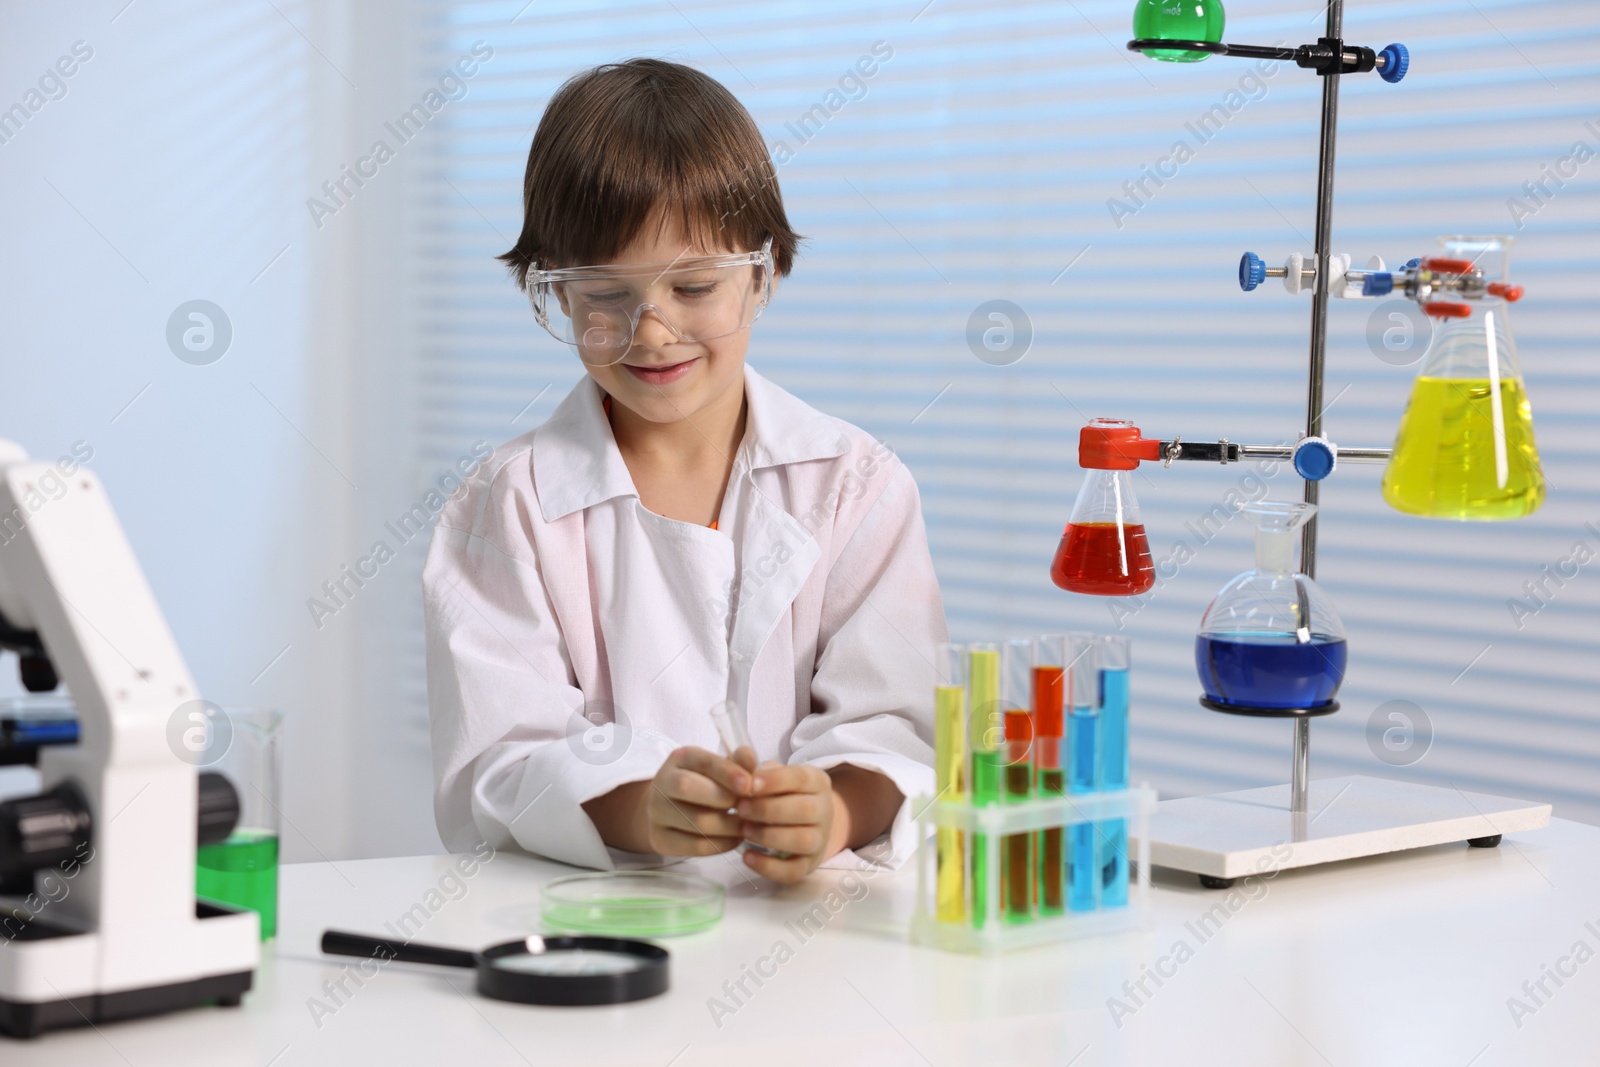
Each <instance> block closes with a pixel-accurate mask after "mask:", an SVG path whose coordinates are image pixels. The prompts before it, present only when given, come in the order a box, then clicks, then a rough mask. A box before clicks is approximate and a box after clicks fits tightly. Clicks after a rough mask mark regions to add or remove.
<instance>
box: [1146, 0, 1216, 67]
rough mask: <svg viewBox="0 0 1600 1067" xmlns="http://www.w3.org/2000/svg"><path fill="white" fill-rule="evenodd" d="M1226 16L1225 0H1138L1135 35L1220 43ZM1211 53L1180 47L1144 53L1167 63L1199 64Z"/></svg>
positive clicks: (1156, 38) (1165, 39)
mask: <svg viewBox="0 0 1600 1067" xmlns="http://www.w3.org/2000/svg"><path fill="white" fill-rule="evenodd" d="M1224 17H1225V16H1224V14H1223V11H1222V0H1139V3H1138V6H1136V7H1135V8H1134V9H1133V36H1134V38H1135V39H1138V40H1151V39H1155V40H1163V41H1206V42H1208V43H1210V44H1217V43H1219V42H1221V40H1222V25H1223V21H1224ZM1210 54H1211V53H1209V52H1198V51H1194V50H1192V49H1178V48H1153V49H1150V50H1149V51H1146V52H1145V55H1147V56H1149V57H1150V58H1152V59H1160V60H1165V61H1166V62H1168V63H1198V62H1199V61H1200V60H1202V59H1205V58H1206V57H1207V56H1209V55H1210Z"/></svg>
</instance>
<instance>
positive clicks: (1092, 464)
mask: <svg viewBox="0 0 1600 1067" xmlns="http://www.w3.org/2000/svg"><path fill="white" fill-rule="evenodd" d="M1111 422H1112V420H1111V419H1096V420H1095V423H1111ZM1095 423H1090V424H1089V425H1088V426H1085V427H1084V428H1083V429H1081V430H1079V431H1078V466H1080V467H1086V468H1088V469H1090V470H1102V471H1131V470H1133V469H1134V468H1136V467H1138V466H1139V462H1140V461H1141V460H1146V459H1160V458H1161V442H1160V441H1147V440H1145V439H1144V438H1143V437H1140V436H1139V427H1137V426H1130V425H1128V424H1126V423H1120V424H1115V425H1095Z"/></svg>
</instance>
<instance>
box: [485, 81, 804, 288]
mask: <svg viewBox="0 0 1600 1067" xmlns="http://www.w3.org/2000/svg"><path fill="white" fill-rule="evenodd" d="M656 211H659V212H661V213H662V214H661V215H659V216H658V217H659V219H660V220H661V221H666V220H667V219H670V218H671V217H672V216H671V214H670V213H671V212H676V213H677V217H678V221H679V222H681V224H682V226H683V232H684V233H685V234H686V235H688V236H689V237H690V238H691V239H692V240H694V241H695V242H696V243H697V244H698V245H700V246H701V248H703V249H705V250H708V251H710V250H715V249H718V248H719V247H726V248H729V249H731V250H733V251H741V252H742V251H755V250H757V249H759V248H760V247H761V244H762V242H763V241H765V240H766V239H767V238H769V237H770V238H771V239H772V259H773V264H774V266H775V267H776V269H777V272H778V273H779V274H780V275H784V274H788V273H789V270H790V268H791V267H792V266H793V265H794V255H795V249H796V246H797V245H798V244H799V242H800V235H799V234H797V233H795V232H794V230H793V229H791V228H790V226H789V219H788V216H787V215H786V214H785V213H784V210H783V197H782V195H781V194H780V192H779V191H778V175H777V171H776V169H775V168H774V166H773V164H772V160H771V159H770V158H769V157H768V155H767V146H766V144H765V142H763V141H762V139H761V133H760V131H758V130H757V129H756V124H755V120H753V119H752V118H751V117H750V113H749V112H748V111H746V110H745V109H744V106H743V105H742V104H740V103H739V101H738V100H736V99H735V98H734V96H733V94H732V93H730V92H728V90H727V89H726V88H724V87H723V86H722V85H721V84H720V83H718V82H717V81H716V80H714V79H713V78H710V77H708V76H707V75H705V74H703V73H701V72H700V71H698V70H695V69H693V68H692V67H685V66H683V65H681V64H678V63H668V62H666V61H665V60H660V59H630V60H628V61H626V62H624V63H607V64H605V65H604V66H599V67H595V68H593V69H592V70H586V71H584V72H583V73H581V74H578V75H576V76H574V77H572V78H570V79H568V80H567V82H566V83H565V84H563V85H562V86H561V88H560V89H558V90H557V91H556V94H555V96H553V97H552V98H551V99H550V104H549V106H548V107H547V108H546V109H545V113H544V117H543V118H542V119H540V120H539V129H538V131H537V132H535V133H534V135H533V145H532V147H530V148H529V149H528V169H527V173H526V175H525V176H524V178H523V182H522V212H523V214H522V234H521V235H520V236H519V237H518V238H517V243H516V245H515V246H514V247H513V248H512V249H511V250H510V251H508V252H506V253H505V254H504V255H502V256H500V257H499V258H500V259H501V260H502V261H504V262H505V263H506V264H508V265H509V267H510V270H511V273H512V275H513V276H514V277H515V278H516V281H517V284H518V285H524V284H525V278H526V272H527V269H528V267H529V266H530V265H532V266H533V267H535V268H536V269H549V268H553V267H574V266H583V265H585V264H590V263H609V262H612V261H613V260H614V259H615V258H616V256H617V254H618V253H619V252H620V251H621V250H622V249H623V248H625V247H626V246H627V245H628V243H629V242H630V241H631V240H633V238H634V237H635V236H636V235H637V234H638V232H639V230H640V229H641V228H642V227H643V226H644V225H645V224H646V223H647V222H648V221H649V220H650V219H651V217H652V212H656Z"/></svg>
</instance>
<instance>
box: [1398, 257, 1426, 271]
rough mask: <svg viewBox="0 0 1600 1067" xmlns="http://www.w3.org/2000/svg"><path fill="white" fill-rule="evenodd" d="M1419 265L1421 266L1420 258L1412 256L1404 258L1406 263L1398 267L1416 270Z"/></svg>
mask: <svg viewBox="0 0 1600 1067" xmlns="http://www.w3.org/2000/svg"><path fill="white" fill-rule="evenodd" d="M1420 266H1422V260H1420V259H1416V258H1412V259H1408V260H1406V265H1405V266H1403V267H1401V268H1400V269H1401V270H1416V269H1417V268H1418V267H1420Z"/></svg>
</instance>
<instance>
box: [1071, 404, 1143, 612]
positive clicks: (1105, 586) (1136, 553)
mask: <svg viewBox="0 0 1600 1067" xmlns="http://www.w3.org/2000/svg"><path fill="white" fill-rule="evenodd" d="M1138 437H1139V431H1138V429H1136V428H1135V427H1134V426H1133V424H1132V423H1129V422H1124V421H1122V420H1121V419H1095V420H1094V421H1092V422H1091V423H1089V425H1088V426H1085V427H1084V428H1083V435H1082V437H1081V438H1080V443H1079V449H1078V463H1079V465H1080V466H1082V467H1083V468H1084V477H1083V488H1081V489H1079V490H1078V501H1077V503H1075V504H1073V505H1072V516H1071V517H1070V518H1069V519H1068V520H1067V527H1066V529H1065V530H1063V531H1062V532H1061V545H1060V547H1058V548H1057V549H1056V558H1055V562H1054V563H1053V564H1052V565H1051V567H1050V579H1051V581H1053V582H1055V583H1056V585H1058V586H1059V587H1061V588H1062V589H1065V590H1067V592H1069V593H1087V594H1089V595H1090V596H1135V595H1137V594H1139V593H1144V592H1148V591H1149V589H1150V587H1151V586H1152V585H1154V584H1155V580H1156V568H1155V563H1154V562H1153V561H1152V560H1151V559H1150V543H1149V541H1148V540H1147V539H1146V538H1145V533H1144V520H1143V519H1142V518H1140V517H1139V502H1138V501H1137V500H1135V499H1134V496H1133V481H1132V479H1130V478H1129V477H1128V472H1129V471H1130V470H1133V469H1134V468H1135V467H1137V466H1138V465H1139V461H1138V460H1137V459H1131V458H1125V457H1123V456H1121V455H1119V454H1118V452H1117V449H1116V448H1115V447H1110V448H1108V447H1106V442H1107V441H1112V440H1117V439H1121V438H1132V439H1137V438H1138ZM1091 442H1093V443H1095V444H1098V445H1099V446H1100V447H1097V448H1090V447H1089V445H1090V443H1091Z"/></svg>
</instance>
